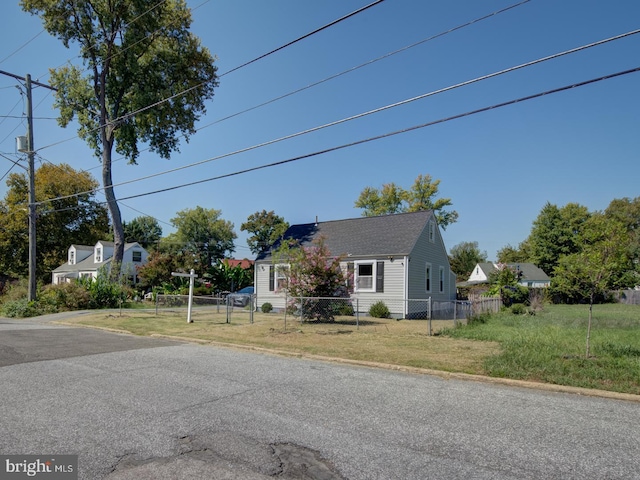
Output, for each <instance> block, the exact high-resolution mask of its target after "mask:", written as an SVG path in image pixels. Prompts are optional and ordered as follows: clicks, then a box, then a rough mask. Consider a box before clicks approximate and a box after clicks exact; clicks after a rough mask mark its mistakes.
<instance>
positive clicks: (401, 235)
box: [256, 210, 433, 261]
mask: <svg viewBox="0 0 640 480" xmlns="http://www.w3.org/2000/svg"><path fill="white" fill-rule="evenodd" d="M432 217H433V211H432V210H426V211H421V212H412V213H399V214H395V215H382V216H379V217H359V218H350V219H346V220H333V221H329V222H318V223H305V224H301V225H292V226H290V227H289V228H288V229H287V231H286V232H285V233H284V235H283V238H285V239H293V240H297V241H298V242H299V244H300V245H302V246H309V245H311V244H312V243H313V241H314V240H315V239H318V238H319V237H324V239H325V245H326V246H327V248H328V249H329V251H330V252H331V253H332V254H333V255H352V256H354V257H361V256H362V257H364V256H381V255H408V254H409V253H411V251H412V250H413V247H414V246H415V244H416V242H417V240H418V237H419V236H420V234H421V233H422V231H423V230H424V228H425V226H426V225H427V221H428V220H429V219H430V218H432ZM278 245H279V242H276V244H275V245H274V246H273V247H274V248H277V247H278ZM269 258H271V253H270V252H267V253H262V254H260V255H258V257H257V259H256V260H257V261H260V260H266V259H269Z"/></svg>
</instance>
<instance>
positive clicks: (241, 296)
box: [227, 287, 254, 307]
mask: <svg viewBox="0 0 640 480" xmlns="http://www.w3.org/2000/svg"><path fill="white" fill-rule="evenodd" d="M253 292H254V288H253V287H244V288H241V289H240V290H238V291H237V292H234V293H230V294H229V295H228V296H227V299H228V300H227V302H231V305H233V306H234V307H246V306H247V305H249V303H250V302H251V297H252V296H253Z"/></svg>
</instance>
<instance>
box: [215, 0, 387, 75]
mask: <svg viewBox="0 0 640 480" xmlns="http://www.w3.org/2000/svg"><path fill="white" fill-rule="evenodd" d="M383 1H384V0H376V1H375V2H372V3H370V4H369V5H365V6H364V7H362V8H359V9H357V10H354V11H353V12H351V13H348V14H347V15H344V16H343V17H340V18H338V19H336V20H333V21H332V22H329V23H327V24H326V25H323V26H322V27H320V28H316V29H315V30H313V31H312V32H309V33H307V34H305V35H302V36H301V37H298V38H296V39H295V40H292V41H291V42H289V43H285V44H284V45H281V46H280V47H278V48H274V49H273V50H271V51H269V52H267V53H264V54H262V55H260V56H259V57H256V58H254V59H253V60H249V61H248V62H245V63H243V64H242V65H238V66H237V67H234V68H232V69H231V70H229V71H227V72H225V73H223V74H221V75H220V77H224V76H225V75H228V74H230V73H232V72H235V71H236V70H239V69H241V68H243V67H246V66H247V65H251V64H252V63H254V62H257V61H258V60H261V59H263V58H265V57H268V56H269V55H271V54H273V53H276V52H278V51H280V50H282V49H284V48H287V47H290V46H291V45H293V44H294V43H298V42H299V41H301V40H304V39H305V38H308V37H310V36H311V35H315V34H316V33H319V32H321V31H322V30H326V29H327V28H329V27H332V26H333V25H336V24H338V23H340V22H342V21H343V20H346V19H347V18H351V17H353V16H354V15H357V14H359V13H362V12H364V11H365V10H368V9H369V8H371V7H373V6H375V5H378V4H379V3H382V2H383Z"/></svg>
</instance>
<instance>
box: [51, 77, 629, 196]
mask: <svg viewBox="0 0 640 480" xmlns="http://www.w3.org/2000/svg"><path fill="white" fill-rule="evenodd" d="M639 71H640V67H636V68H631V69H628V70H624V71H620V72H616V73H612V74H609V75H603V76H601V77H597V78H593V79H590V80H585V81H583V82H578V83H573V84H570V85H565V86H563V87H559V88H555V89H552V90H546V91H544V92H540V93H536V94H533V95H528V96H525V97H520V98H517V99H514V100H509V101H506V102H502V103H496V104H493V105H490V106H488V107H483V108H478V109H475V110H470V111H468V112H465V113H460V114H457V115H452V116H449V117H444V118H441V119H439V120H434V121H431V122H426V123H422V124H420V125H415V126H413V127H408V128H403V129H401V130H395V131H392V132H388V133H384V134H381V135H376V136H373V137H369V138H365V139H362V140H357V141H354V142H350V143H345V144H342V145H338V146H335V147H331V148H326V149H324V150H318V151H316V152H312V153H308V154H305V155H300V156H297V157H293V158H289V159H286V160H280V161H277V162H273V163H268V164H265V165H260V166H257V167H251V168H246V169H244V170H239V171H236V172H232V173H227V174H224V175H218V176H215V177H210V178H205V179H201V180H196V181H193V182H189V183H183V184H180V185H175V186H173V187H167V188H162V189H159V190H154V191H150V192H145V193H139V194H136V195H129V196H127V197H122V198H120V199H119V201H121V200H131V199H133V198H139V197H145V196H148V195H155V194H158V193H164V192H169V191H172V190H177V189H180V188H185V187H191V186H194V185H198V184H201V183H208V182H212V181H215V180H221V179H223V178H229V177H234V176H237V175H242V174H245V173H249V172H254V171H257V170H263V169H266V168H271V167H276V166H279V165H285V164H287V163H292V162H297V161H299V160H304V159H306V158H311V157H315V156H318V155H324V154H327V153H330V152H335V151H337V150H342V149H345V148H349V147H354V146H356V145H362V144H365V143H369V142H373V141H376V140H381V139H383V138H388V137H392V136H395V135H399V134H402V133H408V132H412V131H414V130H418V129H422V128H425V127H430V126H433V125H438V124H441V123H445V122H449V121H451V120H457V119H460V118H464V117H469V116H471V115H476V114H478V113H483V112H488V111H491V110H496V109H498V108H502V107H506V106H509V105H515V104H517V103H522V102H525V101H527V100H533V99H535V98H540V97H543V96H547V95H552V94H554V93H559V92H564V91H567V90H571V89H574V88H578V87H583V86H585V85H590V84H593V83H597V82H601V81H604V80H609V79H612V78H616V77H621V76H623V75H628V74H631V73H636V72H639ZM52 200H56V199H52ZM39 203H44V202H39Z"/></svg>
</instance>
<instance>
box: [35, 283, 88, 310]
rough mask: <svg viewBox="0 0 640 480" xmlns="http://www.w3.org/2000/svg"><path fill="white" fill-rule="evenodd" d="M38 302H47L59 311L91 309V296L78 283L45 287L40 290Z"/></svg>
mask: <svg viewBox="0 0 640 480" xmlns="http://www.w3.org/2000/svg"><path fill="white" fill-rule="evenodd" d="M39 301H40V302H48V303H50V304H52V305H55V306H56V309H57V310H59V311H65V310H85V309H88V308H91V294H90V293H89V291H88V290H87V288H86V287H85V286H84V285H81V284H80V283H78V282H69V283H61V284H58V285H47V286H46V287H44V288H43V289H42V294H41V295H40V298H39Z"/></svg>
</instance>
